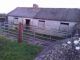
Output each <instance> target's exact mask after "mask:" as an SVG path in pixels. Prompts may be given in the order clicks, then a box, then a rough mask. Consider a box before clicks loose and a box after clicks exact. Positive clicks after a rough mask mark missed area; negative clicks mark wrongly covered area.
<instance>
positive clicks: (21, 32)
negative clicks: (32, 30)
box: [18, 23, 23, 43]
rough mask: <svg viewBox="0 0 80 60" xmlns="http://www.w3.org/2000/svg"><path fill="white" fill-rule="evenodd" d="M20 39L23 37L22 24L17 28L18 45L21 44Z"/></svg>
mask: <svg viewBox="0 0 80 60" xmlns="http://www.w3.org/2000/svg"><path fill="white" fill-rule="evenodd" d="M22 37H23V24H22V23H19V26H18V43H21V42H22Z"/></svg>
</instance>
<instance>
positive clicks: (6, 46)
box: [0, 37, 42, 60]
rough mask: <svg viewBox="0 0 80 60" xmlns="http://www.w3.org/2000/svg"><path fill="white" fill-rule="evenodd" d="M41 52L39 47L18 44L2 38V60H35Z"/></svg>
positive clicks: (0, 50) (0, 59) (0, 49)
mask: <svg viewBox="0 0 80 60" xmlns="http://www.w3.org/2000/svg"><path fill="white" fill-rule="evenodd" d="M41 50H42V48H41V47H39V46H34V45H29V44H27V43H24V42H23V43H21V44H18V43H17V42H16V41H11V40H8V39H6V38H4V37H0V60H33V58H35V56H36V55H37V54H38V53H39V52H40V51H41Z"/></svg>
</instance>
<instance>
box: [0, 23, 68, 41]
mask: <svg viewBox="0 0 80 60" xmlns="http://www.w3.org/2000/svg"><path fill="white" fill-rule="evenodd" d="M9 26H11V25H9V24H4V26H1V27H0V33H2V34H3V35H7V36H8V37H9V36H11V37H14V38H16V39H18V35H19V29H18V26H19V25H15V26H16V28H14V29H13V27H9ZM42 31H44V32H42ZM46 32H47V34H46ZM51 34H53V35H51ZM56 34H57V35H60V36H56ZM68 34H69V33H63V32H59V31H57V30H55V29H54V30H46V29H41V28H39V27H36V26H24V27H23V33H22V38H23V40H26V39H33V38H34V39H36V38H38V39H42V40H60V39H64V38H65V37H66V36H67V35H68ZM61 35H62V36H61Z"/></svg>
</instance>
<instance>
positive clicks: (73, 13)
mask: <svg viewBox="0 0 80 60" xmlns="http://www.w3.org/2000/svg"><path fill="white" fill-rule="evenodd" d="M79 16H80V10H79V9H77V8H40V7H38V6H37V5H35V4H34V5H33V7H17V8H16V9H14V10H13V11H11V12H10V13H8V22H9V24H18V23H19V22H22V23H23V24H24V25H27V26H29V25H30V26H36V27H38V28H40V29H38V30H37V31H36V30H35V31H36V32H39V33H43V34H50V35H61V34H59V33H60V32H61V33H70V32H72V31H73V27H74V26H75V25H76V24H77V22H80V17H79ZM45 30H46V31H45ZM55 31H56V32H57V34H56V33H55Z"/></svg>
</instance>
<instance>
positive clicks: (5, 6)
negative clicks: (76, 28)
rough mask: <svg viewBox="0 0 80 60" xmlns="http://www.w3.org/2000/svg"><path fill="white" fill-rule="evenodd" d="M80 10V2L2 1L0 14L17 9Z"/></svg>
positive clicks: (72, 0) (68, 0)
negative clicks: (34, 6)
mask: <svg viewBox="0 0 80 60" xmlns="http://www.w3.org/2000/svg"><path fill="white" fill-rule="evenodd" d="M34 3H35V4H38V5H39V7H52V8H80V0H0V13H8V12H10V11H11V10H13V9H14V8H16V7H31V6H32V5H33V4H34Z"/></svg>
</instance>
